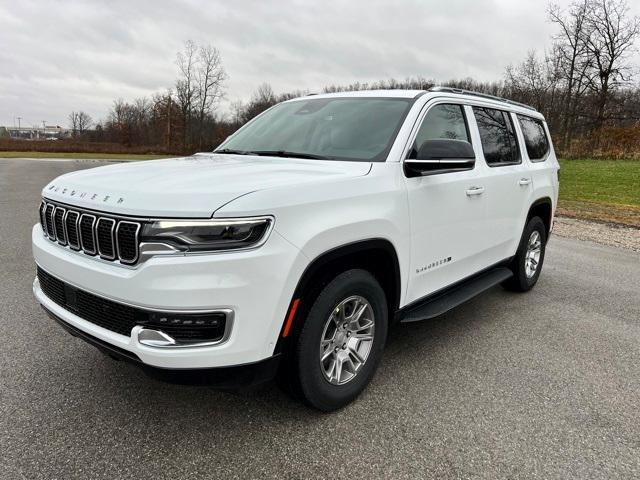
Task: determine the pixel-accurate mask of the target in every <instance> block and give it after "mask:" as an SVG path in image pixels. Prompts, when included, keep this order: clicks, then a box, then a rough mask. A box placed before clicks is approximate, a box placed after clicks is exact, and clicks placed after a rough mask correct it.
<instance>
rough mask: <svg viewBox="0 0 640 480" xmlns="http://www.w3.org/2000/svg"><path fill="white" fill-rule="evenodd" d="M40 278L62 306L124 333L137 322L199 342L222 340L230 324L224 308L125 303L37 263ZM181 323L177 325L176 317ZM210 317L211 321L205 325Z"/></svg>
mask: <svg viewBox="0 0 640 480" xmlns="http://www.w3.org/2000/svg"><path fill="white" fill-rule="evenodd" d="M37 275H38V281H39V282H40V288H41V289H42V292H43V293H44V294H45V295H46V296H47V297H48V298H50V299H51V300H52V301H53V302H55V303H56V304H58V305H60V306H61V307H62V308H64V309H66V310H69V311H71V312H73V313H74V314H75V315H77V316H78V317H80V318H82V319H84V320H86V321H88V322H91V323H93V324H95V325H98V326H100V327H102V328H106V329H107V330H111V331H112V332H115V333H119V334H120V335H126V336H130V335H131V330H132V329H133V327H135V326H136V325H144V326H147V327H149V328H155V329H157V330H162V331H163V332H165V333H167V334H168V335H170V336H171V337H172V338H174V339H175V340H176V341H179V342H182V343H197V342H201V341H217V340H220V339H221V338H222V337H223V335H224V331H225V328H226V315H225V314H224V313H222V312H212V313H209V314H189V313H184V314H171V313H169V314H165V313H162V312H153V311H149V310H144V309H141V308H136V307H131V306H129V305H124V304H121V303H118V302H114V301H112V300H107V299H106V298H102V297H99V296H97V295H94V294H92V293H89V292H86V291H84V290H81V289H79V288H76V287H74V286H72V285H69V284H67V283H65V282H63V281H62V280H60V279H58V278H56V277H54V276H53V275H51V274H49V273H47V272H46V271H44V270H43V269H42V268H40V267H37ZM176 315H177V317H176ZM176 318H180V320H178V321H179V322H181V323H182V324H181V325H175V323H174V322H175V321H176V320H175V319H176ZM204 318H206V322H207V324H206V325H204V323H205V320H204Z"/></svg>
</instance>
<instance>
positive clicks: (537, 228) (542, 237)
mask: <svg viewBox="0 0 640 480" xmlns="http://www.w3.org/2000/svg"><path fill="white" fill-rule="evenodd" d="M536 243H537V244H539V247H538V248H539V255H538V258H537V261H536V263H535V270H534V271H533V273H532V271H531V268H532V264H531V263H529V267H528V266H527V263H528V262H530V259H529V258H530V257H532V254H531V251H530V250H529V247H530V245H531V246H534V245H535V244H536ZM546 245H547V230H546V228H545V226H544V223H543V222H542V219H541V218H540V217H533V218H531V219H530V220H529V221H528V222H527V225H526V226H525V227H524V231H523V232H522V238H521V239H520V244H519V245H518V250H517V251H516V255H515V257H514V258H513V260H512V262H511V265H510V268H511V271H512V272H513V277H511V278H510V279H509V280H507V281H506V282H504V283H503V286H504V287H505V288H506V289H507V290H511V291H514V292H527V291H529V290H531V289H532V288H533V287H534V285H535V284H536V283H537V282H538V278H539V277H540V272H541V271H542V264H543V262H544V254H545V250H546ZM528 254H529V256H528Z"/></svg>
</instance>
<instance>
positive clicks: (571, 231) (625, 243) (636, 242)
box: [553, 217, 640, 252]
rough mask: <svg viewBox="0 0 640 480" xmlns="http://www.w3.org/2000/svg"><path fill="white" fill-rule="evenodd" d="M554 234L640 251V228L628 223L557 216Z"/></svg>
mask: <svg viewBox="0 0 640 480" xmlns="http://www.w3.org/2000/svg"><path fill="white" fill-rule="evenodd" d="M553 234H554V235H557V236H559V237H565V238H573V239H576V240H587V241H590V242H595V243H599V244H600V245H608V246H611V247H618V248H626V249H629V250H633V251H634V252H640V229H638V228H634V227H628V226H626V225H619V224H615V223H605V222H592V221H589V220H581V219H577V218H569V217H556V218H555V222H554V224H553Z"/></svg>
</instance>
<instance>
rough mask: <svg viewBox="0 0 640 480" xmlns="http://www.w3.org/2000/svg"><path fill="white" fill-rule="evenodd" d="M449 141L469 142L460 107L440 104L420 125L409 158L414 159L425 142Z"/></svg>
mask: <svg viewBox="0 0 640 480" xmlns="http://www.w3.org/2000/svg"><path fill="white" fill-rule="evenodd" d="M438 139H451V140H464V141H465V142H469V131H468V129H467V122H466V120H465V117H464V112H463V110H462V105H454V104H442V105H435V106H434V107H431V109H429V111H428V112H427V115H426V116H425V117H424V120H423V121H422V125H420V130H418V134H417V135H416V140H415V142H414V144H413V148H412V150H411V153H410V155H409V158H416V155H417V153H418V150H419V149H420V145H422V143H423V142H425V141H426V140H438Z"/></svg>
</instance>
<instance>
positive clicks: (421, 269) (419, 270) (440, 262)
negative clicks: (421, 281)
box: [416, 257, 451, 275]
mask: <svg viewBox="0 0 640 480" xmlns="http://www.w3.org/2000/svg"><path fill="white" fill-rule="evenodd" d="M449 262H451V257H446V258H441V259H440V260H436V261H435V262H431V263H430V264H429V265H425V266H423V267H419V268H416V275H419V274H421V273H424V272H427V271H429V270H433V269H435V268H438V267H441V266H442V265H444V264H445V263H449Z"/></svg>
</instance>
